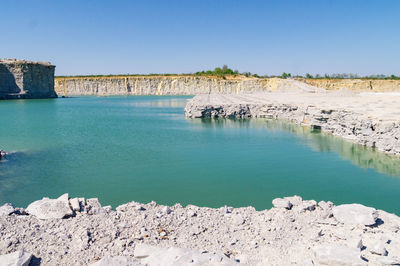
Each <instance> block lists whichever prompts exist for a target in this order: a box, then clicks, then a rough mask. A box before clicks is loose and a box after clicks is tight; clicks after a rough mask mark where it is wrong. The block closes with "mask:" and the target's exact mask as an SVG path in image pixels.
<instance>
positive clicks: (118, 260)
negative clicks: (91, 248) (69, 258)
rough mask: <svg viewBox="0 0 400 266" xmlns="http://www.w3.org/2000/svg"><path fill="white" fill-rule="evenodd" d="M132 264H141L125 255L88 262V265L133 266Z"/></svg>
mask: <svg viewBox="0 0 400 266" xmlns="http://www.w3.org/2000/svg"><path fill="white" fill-rule="evenodd" d="M134 265H141V264H140V262H138V261H137V260H135V259H133V258H131V257H126V256H116V257H105V258H102V259H101V260H99V261H97V262H95V263H92V264H90V266H134Z"/></svg>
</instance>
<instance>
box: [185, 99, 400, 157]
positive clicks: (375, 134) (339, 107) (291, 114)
mask: <svg viewBox="0 0 400 266" xmlns="http://www.w3.org/2000/svg"><path fill="white" fill-rule="evenodd" d="M397 100H400V94H397V95H392V94H390V95H386V94H384V93H383V94H377V95H376V94H353V93H349V92H343V95H341V94H340V93H335V92H331V93H305V92H301V93H280V92H275V93H254V94H238V95H227V94H225V95H223V94H222V95H221V94H207V95H204V94H203V95H197V96H195V97H194V98H193V99H191V100H189V102H188V103H187V105H186V107H185V115H186V117H188V118H252V117H254V118H271V119H278V120H279V119H282V120H285V121H289V122H292V123H295V124H297V125H301V126H309V127H311V128H312V129H315V130H321V131H322V132H326V133H329V134H332V135H334V136H339V137H342V138H344V139H346V140H349V141H352V142H354V143H357V144H361V145H363V146H367V147H371V148H374V149H376V150H378V151H381V152H385V153H388V154H392V155H395V156H399V155H400V116H399V112H400V109H399V108H398V106H396V102H397Z"/></svg>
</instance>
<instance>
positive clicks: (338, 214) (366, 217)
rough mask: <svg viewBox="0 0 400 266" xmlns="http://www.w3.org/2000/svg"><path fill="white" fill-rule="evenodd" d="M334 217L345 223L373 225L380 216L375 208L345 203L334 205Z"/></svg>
mask: <svg viewBox="0 0 400 266" xmlns="http://www.w3.org/2000/svg"><path fill="white" fill-rule="evenodd" d="M332 213H333V217H335V219H336V220H337V221H339V222H341V223H343V224H345V225H358V224H361V225H373V224H375V222H376V219H377V217H378V214H377V211H376V210H375V209H374V208H371V207H366V206H364V205H361V204H343V205H339V206H336V207H333V210H332Z"/></svg>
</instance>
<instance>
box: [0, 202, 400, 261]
mask: <svg viewBox="0 0 400 266" xmlns="http://www.w3.org/2000/svg"><path fill="white" fill-rule="evenodd" d="M273 205H274V207H273V208H271V209H269V210H263V211H256V210H255V209H254V208H253V207H244V208H232V207H227V206H225V207H221V208H218V209H214V208H207V207H197V206H193V205H188V206H186V207H182V206H181V205H180V204H175V205H174V206H163V205H158V204H157V203H155V202H150V203H148V204H141V203H138V202H129V203H126V204H123V205H120V206H118V207H116V208H115V210H113V209H112V208H111V207H110V206H104V207H102V206H101V205H100V203H99V201H98V200H97V199H87V200H85V199H84V198H73V199H71V198H69V197H68V194H64V195H62V196H60V197H59V198H58V199H48V198H44V199H42V200H39V201H35V202H33V203H31V204H30V205H29V206H28V207H27V208H26V209H22V208H13V207H12V206H11V204H6V205H3V206H2V207H0V227H1V233H0V262H2V259H4V255H6V254H12V253H13V252H18V251H19V252H20V253H14V256H17V257H20V258H21V257H29V259H31V260H32V261H31V263H32V264H31V265H56V264H62V265H66V264H68V265H91V264H93V265H110V264H112V263H116V262H117V261H123V262H124V264H122V265H145V264H148V265H157V263H158V264H160V263H161V264H162V265H175V264H179V263H181V264H179V265H187V264H188V263H189V261H194V262H195V263H197V264H191V265H204V264H206V263H208V264H209V265H236V264H238V263H241V264H244V265H287V264H291V263H297V264H301V265H319V264H324V263H327V264H330V265H337V264H340V263H342V264H346V265H347V264H352V265H367V263H368V264H372V265H396V263H397V264H398V263H400V257H398V254H400V235H399V230H400V217H398V216H396V215H394V214H390V213H387V212H385V211H382V210H376V209H374V208H370V207H365V206H363V205H360V204H343V205H338V206H335V205H334V204H333V203H331V202H325V201H320V202H318V203H317V202H316V201H314V200H303V199H302V198H301V197H299V196H293V197H285V198H279V199H275V200H273ZM21 250H24V252H25V253H22V252H21ZM30 255H32V256H33V257H30ZM6 256H7V255H6ZM9 257H10V255H9ZM35 263H36V264H35ZM39 263H40V264H39ZM96 263H97V264H96ZM101 263H103V264H101ZM129 263H131V264H129Z"/></svg>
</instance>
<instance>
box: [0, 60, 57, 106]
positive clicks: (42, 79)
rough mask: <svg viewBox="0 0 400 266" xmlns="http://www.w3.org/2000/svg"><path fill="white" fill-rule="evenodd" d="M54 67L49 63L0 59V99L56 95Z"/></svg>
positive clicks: (53, 96)
mask: <svg viewBox="0 0 400 266" xmlns="http://www.w3.org/2000/svg"><path fill="white" fill-rule="evenodd" d="M54 69H55V66H53V65H51V64H50V63H43V62H31V61H25V60H15V59H4V60H0V99H31V98H55V97H57V94H56V93H55V91H54Z"/></svg>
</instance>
